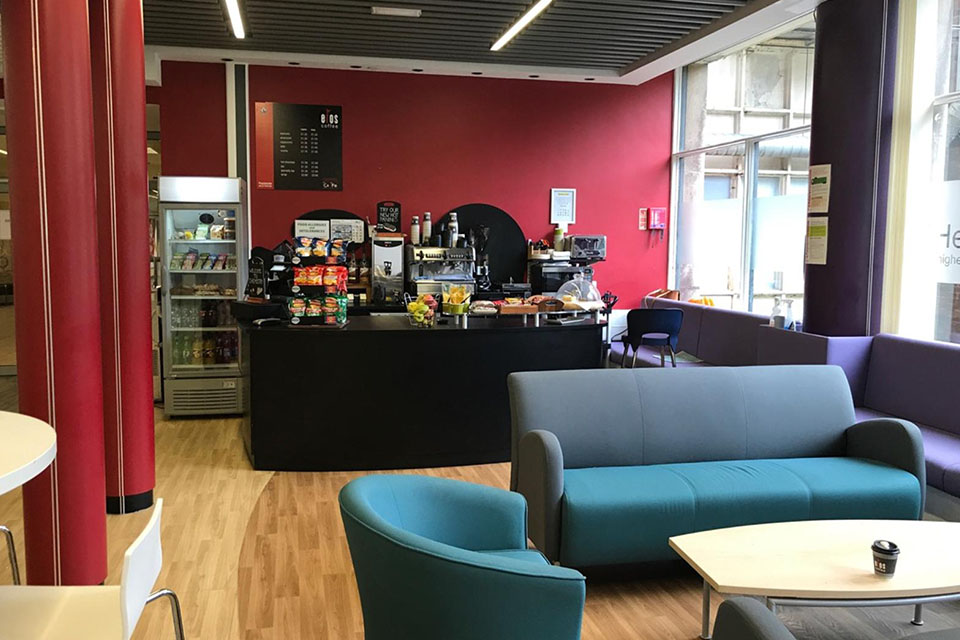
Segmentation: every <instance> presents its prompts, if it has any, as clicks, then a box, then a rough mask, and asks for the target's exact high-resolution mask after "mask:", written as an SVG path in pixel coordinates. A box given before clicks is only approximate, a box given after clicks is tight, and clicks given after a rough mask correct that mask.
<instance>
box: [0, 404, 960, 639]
mask: <svg viewBox="0 0 960 640" xmlns="http://www.w3.org/2000/svg"><path fill="white" fill-rule="evenodd" d="M0 395H2V393H0ZM156 424H157V426H156V433H157V491H156V495H157V496H160V497H163V498H164V499H165V509H164V519H163V532H162V534H163V544H164V569H163V573H162V574H161V577H160V580H159V581H158V586H167V587H170V588H172V589H174V590H176V591H177V593H178V594H179V595H180V597H181V600H182V603H183V610H184V616H185V619H186V631H187V638H189V639H190V640H196V639H204V640H206V639H210V640H227V639H238V640H261V639H263V640H266V639H274V638H276V639H280V638H283V639H286V640H294V639H297V638H304V639H310V640H359V639H360V638H362V637H363V632H362V617H361V611H360V603H359V598H358V596H357V591H356V583H355V579H354V576H353V571H352V568H351V565H350V557H349V550H348V548H347V545H346V539H345V537H344V533H343V527H342V525H341V523H340V515H339V510H338V507H337V493H338V491H339V489H340V487H341V486H343V484H344V483H345V482H347V481H348V480H349V479H350V478H353V477H357V476H359V475H363V474H362V473H276V474H274V473H271V472H260V471H253V470H252V469H251V467H250V465H249V462H248V461H247V459H246V456H245V454H244V451H243V444H242V440H241V438H240V434H239V425H240V421H239V420H238V419H233V418H230V419H210V420H201V419H191V420H164V419H163V416H162V414H161V413H160V412H158V413H157V423H156ZM407 473H410V472H407ZM413 473H426V474H429V475H436V476H443V477H450V478H456V479H461V480H467V481H471V482H480V483H484V484H489V485H492V486H497V487H505V486H506V485H507V482H508V477H509V467H508V465H507V464H495V465H481V466H470V467H449V468H444V469H427V470H421V471H413ZM148 517H149V511H146V512H140V513H135V514H131V515H127V516H108V518H107V526H108V551H109V558H108V561H109V571H110V575H109V577H108V579H107V582H108V583H111V584H114V583H116V582H117V581H118V580H119V575H120V568H121V565H122V561H123V551H124V550H125V549H126V547H127V545H129V544H130V542H131V541H132V540H133V539H134V538H135V537H136V535H137V533H138V532H139V531H140V529H141V528H142V527H143V525H144V523H145V522H146V520H147V518H148ZM0 522H3V523H5V524H8V525H10V526H11V528H13V529H14V530H15V531H16V532H17V537H18V542H19V544H20V553H21V563H22V561H23V559H22V554H23V546H22V545H23V541H22V531H23V521H22V513H21V504H20V492H19V491H14V492H11V493H9V494H6V495H3V496H0ZM3 557H4V555H3V554H2V553H0V582H8V581H9V570H8V568H7V566H6V563H5V562H2V559H3ZM587 577H588V582H587V602H586V610H585V615H584V624H583V639H584V640H601V639H603V640H627V639H629V640H664V639H673V638H681V639H685V640H693V638H695V637H696V636H697V633H698V631H699V626H700V617H699V612H700V581H699V579H698V578H697V577H696V575H694V574H693V573H692V572H691V571H690V570H689V569H687V568H685V567H683V566H682V565H672V566H668V567H661V568H658V569H657V570H656V571H650V570H645V572H644V573H643V574H642V575H641V574H637V573H636V572H634V573H632V574H630V573H627V574H620V575H605V574H598V573H594V572H591V573H588V574H587ZM718 600H719V598H714V601H715V603H716V601H718ZM910 613H911V608H910V607H894V608H882V609H881V608H877V609H790V608H783V609H781V612H780V615H781V619H783V620H784V621H785V622H786V623H787V625H788V626H789V627H790V628H791V630H792V631H794V632H795V633H796V634H797V636H798V638H799V639H800V640H827V639H833V638H837V639H851V640H852V639H854V638H863V639H869V640H880V639H882V638H902V637H907V636H910V635H913V634H916V633H918V632H920V631H927V630H934V629H945V628H960V604H954V603H943V604H936V605H930V606H928V607H927V611H926V620H927V624H926V625H925V626H924V627H923V628H917V627H914V626H912V625H910V623H909V619H910ZM172 637H173V636H172V628H171V624H170V620H169V610H168V609H167V607H166V605H165V603H155V604H151V605H149V606H148V607H147V608H146V610H145V611H144V615H143V618H142V619H141V623H140V625H139V626H138V628H137V632H136V634H135V635H134V638H136V639H138V640H139V639H146V638H172ZM958 639H960V633H958ZM398 640H407V639H402V638H398ZM410 640H413V639H410ZM450 640H456V639H450ZM490 640H497V639H493V638H491V639H490Z"/></svg>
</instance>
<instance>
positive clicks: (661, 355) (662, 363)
mask: <svg viewBox="0 0 960 640" xmlns="http://www.w3.org/2000/svg"><path fill="white" fill-rule="evenodd" d="M665 366H667V363H666V360H664V358H663V347H660V368H661V369H662V368H664V367H665Z"/></svg>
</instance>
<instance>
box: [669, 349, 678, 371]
mask: <svg viewBox="0 0 960 640" xmlns="http://www.w3.org/2000/svg"><path fill="white" fill-rule="evenodd" d="M670 363H671V364H672V365H673V368H674V369H676V368H677V352H676V351H674V350H673V347H670Z"/></svg>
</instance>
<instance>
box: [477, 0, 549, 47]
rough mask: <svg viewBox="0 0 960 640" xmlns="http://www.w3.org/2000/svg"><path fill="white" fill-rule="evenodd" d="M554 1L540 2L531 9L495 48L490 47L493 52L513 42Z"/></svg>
mask: <svg viewBox="0 0 960 640" xmlns="http://www.w3.org/2000/svg"><path fill="white" fill-rule="evenodd" d="M551 2H553V0H540V1H539V2H537V4H535V5H533V6H532V7H530V9H529V10H528V11H527V12H526V13H525V14H523V16H521V17H520V19H519V20H517V22H516V24H514V25H513V26H512V27H510V28H509V29H507V32H506V33H505V34H503V35H502V36H500V39H499V40H497V41H496V42H494V43H493V46H492V47H490V50H491V51H500V49H503V46H504V45H505V44H507V43H508V42H510V41H511V40H513V37H514V36H515V35H517V34H518V33H520V32H521V31H523V30H524V28H525V27H526V26H527V25H528V24H530V23H531V22H533V19H534V18H536V17H537V16H538V15H540V14H541V13H542V12H543V10H544V9H546V8H547V7H548V6H550V3H551Z"/></svg>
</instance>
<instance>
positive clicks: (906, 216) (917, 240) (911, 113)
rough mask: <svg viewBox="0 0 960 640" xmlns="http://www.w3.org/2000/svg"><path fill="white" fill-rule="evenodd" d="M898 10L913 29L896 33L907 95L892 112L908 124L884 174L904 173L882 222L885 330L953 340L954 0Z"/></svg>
mask: <svg viewBox="0 0 960 640" xmlns="http://www.w3.org/2000/svg"><path fill="white" fill-rule="evenodd" d="M905 10H906V11H915V12H916V14H915V16H914V17H915V19H916V31H915V33H913V34H909V35H907V36H906V37H903V36H902V44H901V47H903V51H901V59H905V60H910V59H912V61H913V65H912V76H911V74H906V79H905V80H904V81H903V82H902V83H901V85H902V86H900V87H898V91H900V92H901V93H903V94H905V95H908V96H910V97H909V99H908V101H909V108H906V107H904V106H901V107H900V110H901V113H899V114H898V115H899V117H900V120H901V121H906V122H907V123H908V124H907V126H906V127H905V128H901V129H896V131H895V137H896V136H903V137H904V138H906V139H908V140H909V143H908V144H907V145H906V146H905V148H908V149H909V152H908V154H906V155H902V156H900V157H899V158H896V159H895V161H897V162H899V163H900V166H899V167H894V168H893V169H892V170H891V175H892V176H897V175H898V174H901V173H903V174H906V175H907V176H908V177H907V180H906V187H905V188H904V189H905V190H904V192H903V194H902V196H901V198H899V199H897V198H896V197H895V198H894V204H893V206H892V208H891V218H890V222H889V223H888V234H889V236H890V238H889V241H888V246H887V248H888V252H887V261H888V278H887V279H888V280H890V283H886V284H885V289H884V296H885V299H888V300H891V301H892V302H890V303H889V304H887V305H886V306H885V316H884V330H887V331H894V332H897V333H900V334H902V335H906V336H909V337H914V338H920V339H927V340H929V339H934V340H942V341H947V342H956V343H960V37H958V36H960V0H918V2H917V3H916V4H915V5H909V6H908V7H907V8H906V9H905ZM908 24H909V23H908ZM931 36H934V37H931ZM904 53H908V54H909V55H908V56H907V57H906V58H904V56H903V54H904ZM905 116H908V117H905ZM898 261H899V262H898Z"/></svg>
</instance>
